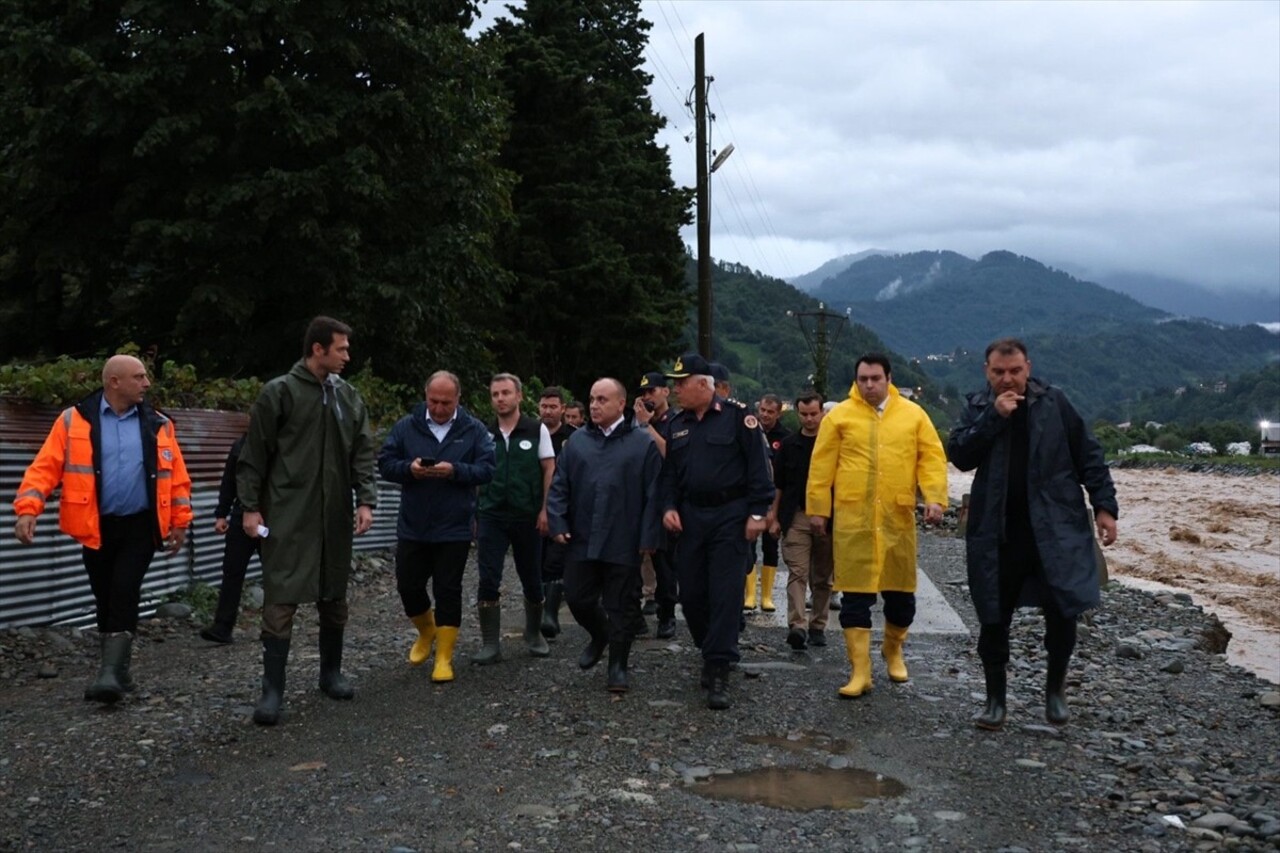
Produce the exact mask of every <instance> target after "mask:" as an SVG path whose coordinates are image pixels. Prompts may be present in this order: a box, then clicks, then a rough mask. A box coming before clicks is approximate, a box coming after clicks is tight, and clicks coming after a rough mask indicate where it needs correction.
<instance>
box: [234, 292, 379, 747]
mask: <svg viewBox="0 0 1280 853" xmlns="http://www.w3.org/2000/svg"><path fill="white" fill-rule="evenodd" d="M350 334H351V329H350V327H348V326H347V325H345V324H343V323H340V322H338V321H337V320H334V319H332V318H329V317H317V318H316V319H314V320H312V321H311V325H310V326H309V327H308V328H307V333H306V336H305V337H304V353H305V355H304V357H303V358H302V360H301V361H299V362H298V363H296V364H295V365H294V366H293V367H292V369H290V371H289V372H288V373H286V374H285V375H284V376H278V377H276V378H275V379H272V380H271V381H270V382H268V383H267V384H266V385H265V386H263V389H262V393H261V394H259V396H258V399H257V401H256V402H255V403H254V404H253V409H252V411H251V414H250V424H249V433H248V436H247V438H246V440H245V446H244V450H243V451H242V452H241V454H240V460H239V463H238V465H237V468H236V471H237V477H236V479H237V485H238V488H239V492H240V502H241V504H242V505H243V507H244V531H245V533H246V535H248V536H250V537H253V538H258V537H263V539H262V579H263V583H262V588H263V597H264V601H263V606H262V647H263V652H262V668H263V679H262V698H261V699H260V700H259V702H258V706H257V708H256V709H255V710H254V712H253V719H254V722H257V723H259V724H261V725H274V724H275V723H276V722H277V721H278V720H279V718H280V705H281V702H282V700H283V697H284V674H285V665H286V663H287V661H288V657H289V642H290V639H291V637H292V635H293V617H294V614H295V613H296V611H297V609H298V605H299V604H302V603H306V602H312V601H314V602H315V603H316V610H317V611H318V612H319V621H320V689H321V690H322V691H324V693H325V694H326V695H327V696H329V697H331V698H333V699H350V698H351V696H352V693H353V691H352V688H351V685H350V684H349V683H348V682H347V680H346V679H345V678H344V677H343V675H342V645H343V632H344V630H345V628H346V624H347V600H346V599H347V576H348V575H349V574H350V571H351V542H352V534H353V533H354V534H355V535H357V536H358V535H360V534H362V533H365V532H366V531H368V529H369V528H370V527H372V526H373V507H374V506H375V504H376V503H377V482H376V479H375V475H374V448H373V437H372V436H371V434H370V432H369V418H368V414H367V412H366V411H365V406H364V401H363V400H362V399H361V398H360V394H359V392H358V391H356V389H355V388H353V387H352V386H351V385H349V384H347V383H346V382H344V381H342V379H341V377H340V376H339V374H340V373H341V372H342V369H343V367H345V366H346V363H347V362H348V361H349V360H350V358H351V354H350V346H351V345H350V340H349V337H350ZM353 491H354V492H355V493H356V503H357V504H358V506H357V507H354V508H353V506H352V492H353ZM353 509H354V515H355V523H354V525H353V524H352V514H353Z"/></svg>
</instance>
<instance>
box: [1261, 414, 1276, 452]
mask: <svg viewBox="0 0 1280 853" xmlns="http://www.w3.org/2000/svg"><path fill="white" fill-rule="evenodd" d="M1258 426H1260V427H1262V441H1261V446H1260V447H1259V448H1258V452H1259V453H1261V454H1263V455H1271V454H1277V455H1280V423H1272V422H1271V421H1263V422H1262V423H1260V424H1258Z"/></svg>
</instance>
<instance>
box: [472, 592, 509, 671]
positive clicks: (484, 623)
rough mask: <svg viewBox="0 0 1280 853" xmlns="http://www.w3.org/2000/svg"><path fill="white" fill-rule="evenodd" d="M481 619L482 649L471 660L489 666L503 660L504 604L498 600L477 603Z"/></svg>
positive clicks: (478, 615) (477, 614)
mask: <svg viewBox="0 0 1280 853" xmlns="http://www.w3.org/2000/svg"><path fill="white" fill-rule="evenodd" d="M476 616H477V617H478V618H479V620H480V651H478V652H476V654H475V656H474V657H473V658H471V662H472V663H474V664H478V665H480V666H487V665H488V664H491V663H497V662H498V661H500V660H502V605H501V604H499V603H498V602H496V601H481V602H479V603H478V604H477V605H476Z"/></svg>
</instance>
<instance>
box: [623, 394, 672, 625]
mask: <svg viewBox="0 0 1280 853" xmlns="http://www.w3.org/2000/svg"><path fill="white" fill-rule="evenodd" d="M636 392H637V393H636V401H635V404H634V405H633V406H632V411H633V415H632V420H633V422H634V425H635V427H634V428H635V429H638V430H645V429H647V430H648V432H649V437H650V438H652V439H653V443H654V444H656V445H657V446H658V452H659V453H662V454H664V455H665V454H666V452H667V426H668V425H669V424H670V423H671V419H672V418H673V417H675V415H676V410H675V409H673V408H671V389H670V388H668V387H667V377H666V376H665V375H664V374H663V373H662V372H661V371H658V370H652V371H650V372H648V373H646V374H645V375H644V376H641V377H640V386H639V387H638V388H637V389H636ZM674 555H675V551H674V549H673V548H672V543H671V540H670V539H669V538H668V539H667V540H666V542H665V544H664V545H663V546H662V547H661V548H659V549H658V550H656V551H654V552H653V554H651V555H650V558H649V562H650V563H651V564H652V565H653V576H654V577H653V585H654V587H653V588H654V604H655V605H656V607H655V611H656V613H657V614H658V639H660V640H668V639H670V638H672V637H674V636H675V635H676V602H678V601H679V600H680V599H679V584H678V583H677V580H676V567H675V556H674ZM646 612H647V611H646ZM643 618H644V617H643V616H641V619H643ZM646 630H647V628H646Z"/></svg>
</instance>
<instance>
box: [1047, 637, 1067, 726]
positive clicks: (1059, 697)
mask: <svg viewBox="0 0 1280 853" xmlns="http://www.w3.org/2000/svg"><path fill="white" fill-rule="evenodd" d="M1068 661H1070V658H1061V659H1055V657H1054V656H1053V655H1050V656H1049V672H1048V675H1047V676H1046V677H1045V685H1044V718H1045V719H1046V720H1048V721H1049V722H1050V723H1052V724H1053V725H1055V726H1064V725H1066V723H1067V720H1069V719H1071V711H1069V710H1068V709H1067V691H1066V685H1067V663H1068Z"/></svg>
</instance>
